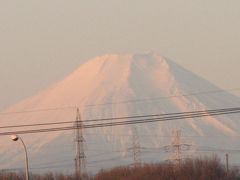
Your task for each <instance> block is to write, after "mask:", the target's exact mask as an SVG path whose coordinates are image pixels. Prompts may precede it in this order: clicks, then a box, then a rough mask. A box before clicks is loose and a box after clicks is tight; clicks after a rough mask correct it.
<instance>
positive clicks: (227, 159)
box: [226, 154, 229, 175]
mask: <svg viewBox="0 0 240 180" xmlns="http://www.w3.org/2000/svg"><path fill="white" fill-rule="evenodd" d="M226 170H227V175H228V174H229V155H228V154H226Z"/></svg>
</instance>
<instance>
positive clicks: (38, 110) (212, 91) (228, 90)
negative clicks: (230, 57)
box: [0, 88, 240, 115]
mask: <svg viewBox="0 0 240 180" xmlns="http://www.w3.org/2000/svg"><path fill="white" fill-rule="evenodd" d="M239 90H240V88H232V89H223V90H209V91H202V92H194V93H189V94H179V95H171V96H163V97H154V98H143V99H132V100H125V101H119V102H107V103H100V104H87V105H82V106H79V107H85V108H86V107H95V106H106V105H114V104H127V103H138V102H146V101H158V100H161V99H170V98H178V97H188V96H197V95H202V94H216V93H226V92H232V91H239ZM76 108H77V107H76V106H65V107H56V108H43V109H32V110H25V111H13V112H1V113H0V115H11V114H23V113H34V112H45V111H57V110H64V109H76Z"/></svg>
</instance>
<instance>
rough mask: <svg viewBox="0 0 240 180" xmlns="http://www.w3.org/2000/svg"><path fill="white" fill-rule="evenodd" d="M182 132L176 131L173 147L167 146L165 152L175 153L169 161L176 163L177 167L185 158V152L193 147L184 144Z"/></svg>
mask: <svg viewBox="0 0 240 180" xmlns="http://www.w3.org/2000/svg"><path fill="white" fill-rule="evenodd" d="M181 136H182V135H181V130H176V131H174V132H173V139H172V143H171V145H168V146H165V150H166V151H167V152H173V153H174V154H173V156H172V157H171V158H170V159H169V160H170V161H173V162H175V163H176V165H178V166H179V165H180V164H181V161H182V160H183V159H184V158H185V157H184V156H183V151H186V150H189V149H190V147H191V146H192V145H191V144H187V143H184V142H182V139H181Z"/></svg>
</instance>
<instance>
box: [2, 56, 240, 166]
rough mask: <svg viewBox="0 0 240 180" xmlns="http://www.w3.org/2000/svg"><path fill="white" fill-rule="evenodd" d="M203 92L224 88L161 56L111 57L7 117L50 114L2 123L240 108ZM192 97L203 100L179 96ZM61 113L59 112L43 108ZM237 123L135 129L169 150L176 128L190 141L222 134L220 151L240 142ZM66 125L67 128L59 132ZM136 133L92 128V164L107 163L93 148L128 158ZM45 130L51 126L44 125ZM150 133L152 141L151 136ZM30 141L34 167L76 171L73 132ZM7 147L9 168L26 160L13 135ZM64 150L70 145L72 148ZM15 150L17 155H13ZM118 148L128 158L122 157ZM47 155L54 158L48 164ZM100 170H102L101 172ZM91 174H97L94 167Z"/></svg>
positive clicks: (226, 97) (145, 142) (213, 120)
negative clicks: (56, 163) (61, 163)
mask: <svg viewBox="0 0 240 180" xmlns="http://www.w3.org/2000/svg"><path fill="white" fill-rule="evenodd" d="M203 91H219V88H217V87H216V86H214V85H212V84H211V83H210V82H208V81H206V80H204V79H202V78H200V77H198V76H196V75H194V74H193V73H191V72H189V71H187V70H186V69H184V68H182V67H180V66H178V65H177V64H175V63H174V62H173V61H170V60H167V59H165V58H163V57H161V56H159V55H157V54H154V53H147V54H134V55H131V54H127V55H105V56H101V57H97V58H95V59H92V60H90V61H89V62H87V63H85V64H83V65H82V66H80V67H79V68H78V69H77V70H76V71H74V72H73V73H72V74H70V75H69V76H67V77H66V78H65V79H63V80H62V81H60V82H58V83H56V84H54V85H53V86H51V87H50V88H48V89H46V90H45V91H43V92H40V93H39V94H37V95H36V96H33V97H30V98H28V99H26V100H24V101H22V102H20V103H18V104H16V105H14V106H12V107H10V108H8V109H7V110H6V111H4V113H7V112H19V111H25V110H30V111H31V110H33V111H34V110H37V109H43V110H42V111H37V112H28V113H15V114H5V115H3V116H0V125H1V126H6V125H16V124H34V123H48V122H62V121H69V122H71V121H74V120H75V114H76V112H75V111H76V108H73V107H79V108H80V111H81V115H82V118H83V119H95V118H110V117H119V116H131V115H145V114H159V113H170V112H183V111H194V110H204V109H217V108H226V107H235V106H238V105H239V104H240V103H239V97H235V96H233V95H231V94H229V93H227V92H218V93H210V94H197V93H198V92H203ZM190 93H196V95H195V96H179V95H181V94H190ZM161 97H168V98H161ZM140 99H142V101H141V100H140ZM55 107H60V109H58V110H44V109H49V108H55ZM62 107H66V108H62ZM238 118H239V116H238V115H229V116H219V117H205V118H197V119H187V120H180V121H174V122H164V123H162V122H161V123H152V124H142V125H137V126H136V127H137V130H138V133H139V136H140V137H144V136H145V137H144V138H141V145H142V146H143V147H161V146H162V145H166V144H169V143H170V142H169V141H170V138H166V137H167V136H168V137H169V136H171V135H172V131H173V130H174V129H181V130H182V132H183V133H184V134H185V135H190V136H199V137H208V136H209V137H210V136H217V137H219V139H214V146H216V147H222V148H224V147H225V146H231V145H232V144H234V143H233V142H234V137H236V136H239V127H240V124H239V122H238V121H237V119H238ZM70 125H71V124H70ZM61 126H64V125H59V126H58V127H61ZM65 126H66V125H65ZM132 127H133V126H118V127H110V128H109V127H108V128H98V129H90V130H85V131H84V136H85V140H86V144H87V149H86V154H87V157H88V160H90V162H91V161H92V162H93V163H94V162H95V161H96V157H97V160H98V159H99V160H101V158H103V157H100V156H98V154H99V153H98V154H97V153H96V152H94V150H95V151H103V152H111V153H110V154H108V153H107V154H106V155H105V156H104V157H106V158H109V156H111V157H112V158H114V157H115V156H116V155H117V156H119V155H120V156H123V155H126V156H127V157H128V156H129V152H128V151H127V149H128V148H129V146H131V138H130V137H131V134H132ZM39 128H44V127H43V126H39ZM19 129H20V128H19ZM27 129H31V128H30V127H29V128H27ZM5 130H18V129H4V130H2V129H1V132H3V131H5ZM146 135H151V136H148V137H146ZM23 137H24V139H25V141H26V144H27V145H28V146H29V148H30V150H29V151H30V152H29V153H30V157H31V159H32V161H33V162H35V164H33V166H34V167H35V166H36V167H38V165H39V164H44V163H45V164H46V163H47V162H52V161H53V159H56V158H57V159H63V160H68V161H69V163H70V165H69V166H70V167H71V165H73V162H72V159H74V153H73V152H74V148H73V146H72V144H73V143H72V142H73V139H74V137H73V132H72V131H61V132H52V133H42V134H33V135H23ZM156 137H157V138H156ZM164 137H165V138H164ZM229 138H230V139H231V140H229ZM222 140H223V141H224V142H222ZM191 141H192V142H194V144H196V145H199V146H200V145H205V146H209V145H212V144H213V140H210V139H204V138H196V139H194V138H193V139H191ZM225 141H226V143H225ZM0 143H1V148H0V153H2V154H4V156H2V158H0V162H1V164H2V165H3V167H13V166H14V164H15V165H19V162H20V159H18V158H21V157H19V156H17V154H18V149H19V147H18V146H19V145H17V144H16V143H13V142H10V140H9V137H1V139H0ZM224 143H225V144H224ZM227 143H228V144H227ZM238 144H239V143H238ZM50 147H51V148H50ZM59 147H66V149H64V148H59ZM9 149H12V150H10V151H9ZM92 150H93V151H92ZM119 150H121V152H115V151H119ZM100 154H101V152H100ZM94 156H96V157H95V158H94ZM11 157H15V160H14V161H9V159H10V158H11ZM42 157H47V158H46V159H42ZM111 157H110V159H111ZM127 157H126V159H125V160H124V159H121V158H120V159H119V160H116V161H117V162H118V164H121V163H123V164H124V163H129V161H130V159H129V158H127ZM106 158H105V159H106ZM103 159H104V158H103ZM46 160H48V161H46ZM145 160H146V161H151V160H155V158H154V155H152V156H151V155H150V156H149V155H147V156H146V157H145ZM159 160H161V158H159ZM108 163H109V164H108V165H106V166H111V165H112V163H114V161H109V162H108ZM90 164H91V163H90ZM106 164H107V163H106ZM101 167H102V166H98V167H96V168H95V169H99V168H101ZM103 167H104V166H103ZM90 169H94V168H91V166H90Z"/></svg>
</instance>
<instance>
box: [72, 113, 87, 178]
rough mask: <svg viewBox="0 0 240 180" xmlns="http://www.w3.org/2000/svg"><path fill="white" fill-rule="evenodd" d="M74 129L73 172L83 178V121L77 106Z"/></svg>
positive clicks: (84, 169) (84, 171)
mask: <svg viewBox="0 0 240 180" xmlns="http://www.w3.org/2000/svg"><path fill="white" fill-rule="evenodd" d="M74 129H75V144H76V157H75V173H76V179H77V180H80V179H83V175H84V174H85V173H86V163H85V159H86V156H85V153H84V138H83V122H82V119H81V115H80V111H79V108H77V116H76V121H75V124H74Z"/></svg>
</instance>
